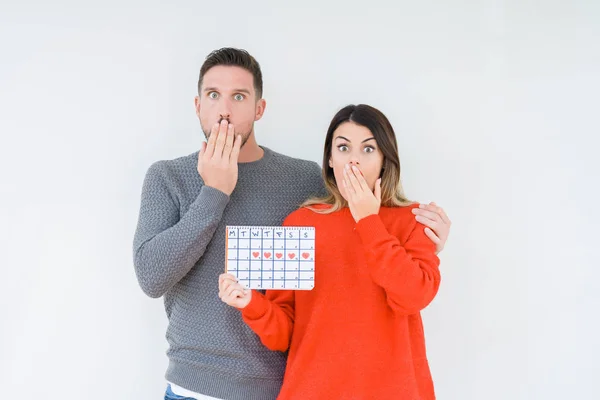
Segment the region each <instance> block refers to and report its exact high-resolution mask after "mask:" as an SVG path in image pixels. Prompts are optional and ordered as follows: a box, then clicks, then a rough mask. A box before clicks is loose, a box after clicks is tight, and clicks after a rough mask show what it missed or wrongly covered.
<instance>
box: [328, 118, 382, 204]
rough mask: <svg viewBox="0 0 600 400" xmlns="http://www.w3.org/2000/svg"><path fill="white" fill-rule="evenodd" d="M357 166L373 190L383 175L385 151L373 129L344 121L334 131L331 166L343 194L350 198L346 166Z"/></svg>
mask: <svg viewBox="0 0 600 400" xmlns="http://www.w3.org/2000/svg"><path fill="white" fill-rule="evenodd" d="M346 165H350V166H356V167H357V168H358V169H359V170H360V172H361V173H362V175H363V177H364V178H365V180H366V181H367V184H368V185H369V188H370V189H371V191H373V189H374V188H375V182H376V181H377V179H379V176H380V175H381V167H382V166H383V153H382V152H381V151H380V150H379V146H378V145H377V142H376V141H375V137H374V136H373V134H372V133H371V131H370V130H369V129H368V128H366V127H364V126H361V125H357V124H355V123H354V122H344V123H342V124H340V126H338V127H337V129H336V130H335V131H334V132H333V142H332V146H331V157H330V159H329V166H330V167H331V168H333V174H334V176H335V182H336V184H337V187H338V190H339V191H340V193H341V195H342V196H343V197H344V199H346V201H347V200H348V197H347V196H346V191H345V189H344V185H343V183H342V182H343V179H344V167H345V166H346Z"/></svg>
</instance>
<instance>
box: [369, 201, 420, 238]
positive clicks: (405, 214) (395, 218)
mask: <svg viewBox="0 0 600 400" xmlns="http://www.w3.org/2000/svg"><path fill="white" fill-rule="evenodd" d="M415 208H419V203H415V204H409V205H406V206H400V207H381V209H380V211H379V216H380V217H381V220H382V221H383V223H384V224H385V225H386V226H387V227H388V228H389V229H391V230H392V231H395V232H410V231H412V230H413V229H415V228H416V227H417V225H418V222H417V220H416V219H415V214H413V212H412V210H413V209H415Z"/></svg>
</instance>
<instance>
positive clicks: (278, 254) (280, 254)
mask: <svg viewBox="0 0 600 400" xmlns="http://www.w3.org/2000/svg"><path fill="white" fill-rule="evenodd" d="M275 257H277V258H281V257H283V253H275Z"/></svg>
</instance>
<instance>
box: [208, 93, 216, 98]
mask: <svg viewBox="0 0 600 400" xmlns="http://www.w3.org/2000/svg"><path fill="white" fill-rule="evenodd" d="M208 97H210V98H211V99H216V98H217V97H219V94H218V93H217V92H210V93H209V94H208Z"/></svg>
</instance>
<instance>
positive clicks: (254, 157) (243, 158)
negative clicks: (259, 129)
mask: <svg viewBox="0 0 600 400" xmlns="http://www.w3.org/2000/svg"><path fill="white" fill-rule="evenodd" d="M264 154H265V151H264V150H263V149H262V148H261V147H260V146H259V145H258V143H256V138H255V137H254V132H253V133H252V134H251V135H250V137H249V138H248V141H247V142H246V144H245V145H244V147H242V148H241V149H240V155H239V157H238V163H248V162H252V161H258V160H260V159H261V158H262V157H263V156H264Z"/></svg>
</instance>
